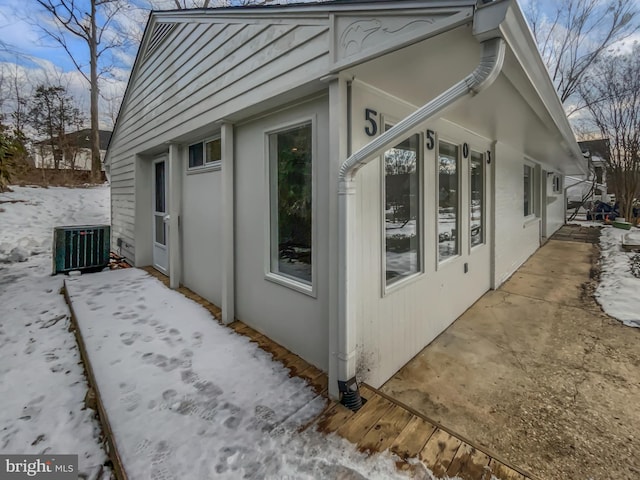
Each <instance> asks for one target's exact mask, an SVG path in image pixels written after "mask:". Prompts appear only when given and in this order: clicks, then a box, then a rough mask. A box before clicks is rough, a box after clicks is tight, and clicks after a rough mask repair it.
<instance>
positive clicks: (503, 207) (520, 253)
mask: <svg viewBox="0 0 640 480" xmlns="http://www.w3.org/2000/svg"><path fill="white" fill-rule="evenodd" d="M494 156H495V159H494V163H495V165H494V172H495V185H496V189H495V206H496V210H495V280H494V281H495V286H499V285H500V284H502V283H503V282H504V281H505V280H507V279H508V278H509V277H510V276H511V275H512V274H513V273H514V272H515V271H516V270H517V268H518V267H519V266H520V265H522V263H523V262H524V261H525V260H526V259H527V258H529V257H530V256H531V254H532V253H533V252H535V250H536V249H537V248H538V247H539V246H540V222H541V220H540V217H539V216H537V215H535V216H533V217H530V218H527V219H525V217H524V207H523V171H524V164H525V158H524V154H523V153H521V152H519V151H517V150H516V149H514V148H512V147H510V146H508V145H506V144H504V143H502V142H497V143H496V145H495V154H494ZM529 164H530V165H532V163H531V162H529Z"/></svg>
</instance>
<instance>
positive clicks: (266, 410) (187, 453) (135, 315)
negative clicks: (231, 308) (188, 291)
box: [66, 269, 429, 480]
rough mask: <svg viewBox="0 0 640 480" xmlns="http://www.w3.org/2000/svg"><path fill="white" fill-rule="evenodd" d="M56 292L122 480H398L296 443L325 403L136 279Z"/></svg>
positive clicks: (332, 444) (348, 452) (325, 443)
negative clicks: (66, 302) (71, 319)
mask: <svg viewBox="0 0 640 480" xmlns="http://www.w3.org/2000/svg"><path fill="white" fill-rule="evenodd" d="M66 285H67V289H68V292H69V295H70V296H71V300H72V304H73V308H74V312H75V313H76V316H77V318H78V323H79V326H80V330H81V331H82V336H83V339H84V341H85V344H86V346H87V350H88V352H89V357H90V361H91V365H92V368H93V370H94V372H95V375H96V378H97V381H98V388H99V389H100V392H101V397H102V399H103V401H104V404H105V408H106V410H107V411H108V412H109V418H110V423H111V428H112V429H113V431H114V435H115V439H116V443H117V445H118V450H119V451H120V453H121V457H122V460H123V463H124V465H125V468H126V470H127V472H128V474H129V476H130V478H134V479H136V480H137V479H141V480H142V479H145V480H146V479H160V480H164V479H173V478H175V479H178V478H194V479H205V478H229V479H236V478H251V479H265V478H267V479H282V478H291V479H293V478H295V479H324V478H327V479H329V478H353V479H360V478H371V479H374V478H380V479H391V478H399V477H402V478H406V477H404V475H403V474H402V473H400V472H398V471H396V468H395V463H394V459H393V457H392V456H391V455H390V454H388V453H385V454H380V455H374V456H371V457H367V456H366V455H364V454H362V453H360V452H358V451H357V450H356V449H355V447H354V446H353V445H352V444H350V443H349V442H347V441H346V440H343V439H341V438H339V437H337V436H335V435H329V436H327V435H324V434H321V433H319V432H317V431H315V430H314V429H313V428H309V429H307V430H305V431H304V432H302V433H299V432H298V429H299V428H300V427H301V426H304V425H305V424H306V423H307V422H309V421H311V420H312V419H313V418H314V417H316V416H317V415H318V414H319V413H320V412H321V411H322V409H323V408H324V406H325V405H326V399H324V398H323V397H321V396H318V395H317V394H316V393H315V392H314V391H313V389H311V388H310V387H309V386H308V385H307V384H306V382H305V381H303V380H302V379H300V378H297V377H293V378H292V377H290V376H289V375H288V371H287V370H286V369H285V368H284V367H283V366H282V365H281V364H280V363H278V362H274V361H273V360H272V359H271V357H270V355H269V354H267V353H266V352H264V351H262V350H261V349H260V348H258V347H257V345H256V344H254V343H251V342H250V341H249V340H248V338H246V337H244V336H242V335H238V334H236V333H235V332H234V331H233V330H231V329H229V328H227V327H223V326H221V325H219V324H218V323H217V322H216V321H214V320H213V319H212V317H211V315H210V314H209V312H208V311H206V310H205V309H204V308H202V307H201V306H200V305H198V304H196V303H194V302H192V301H191V300H188V299H187V298H185V297H184V296H182V295H181V294H179V293H177V292H175V291H173V290H169V289H167V288H166V287H165V286H164V285H163V284H162V283H161V282H159V281H158V280H156V279H155V278H153V277H151V276H150V275H148V274H147V273H146V272H144V271H142V270H137V269H126V270H116V271H111V272H103V273H96V274H91V275H83V276H81V277H76V278H69V279H68V280H67V281H66ZM187 472H188V474H187ZM427 478H429V477H427Z"/></svg>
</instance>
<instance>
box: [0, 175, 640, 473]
mask: <svg viewBox="0 0 640 480" xmlns="http://www.w3.org/2000/svg"><path fill="white" fill-rule="evenodd" d="M108 222H109V189H108V187H107V186H101V187H96V188H88V189H83V188H78V189H67V188H49V189H42V188H20V187H14V192H12V193H4V194H0V359H1V360H2V361H1V362H0V398H2V399H3V402H2V406H3V408H2V409H0V451H1V452H3V453H24V454H27V453H77V454H79V467H80V474H81V477H83V478H93V479H108V478H110V476H111V472H110V470H109V468H108V467H104V468H103V464H104V463H105V461H106V459H107V457H106V454H105V451H104V448H103V445H102V440H101V438H100V426H99V424H98V422H97V421H96V420H95V418H94V412H93V411H91V410H88V409H85V408H84V396H85V394H86V390H87V385H86V381H85V379H84V374H83V367H82V364H81V362H80V356H79V352H78V349H77V346H76V342H75V338H74V336H73V334H72V333H70V332H69V331H68V327H69V309H68V307H67V305H66V304H65V302H64V299H63V297H62V296H61V295H60V289H61V288H62V286H63V278H64V277H63V276H56V277H52V276H51V275H50V272H51V242H52V227H53V226H55V225H69V224H103V223H108ZM624 233H626V232H624V231H622V230H618V229H614V228H612V227H606V228H605V229H604V230H603V232H602V237H601V247H602V254H601V266H602V273H601V284H600V286H599V288H598V290H597V293H596V296H597V299H598V301H599V302H600V304H601V305H603V308H604V309H605V311H607V313H609V314H610V315H613V316H615V317H616V318H618V319H620V320H621V321H623V322H624V323H625V324H627V325H630V326H635V327H638V326H640V314H639V312H640V298H639V297H638V295H637V292H638V291H640V278H637V275H640V272H638V271H637V270H638V269H640V259H638V258H637V256H636V254H633V253H627V252H623V251H622V249H621V247H620V241H621V237H622V235H623V234H624ZM636 260H637V262H636ZM636 263H637V264H638V265H637V266H636V267H634V265H636ZM634 268H635V269H636V270H634ZM634 273H635V275H634ZM68 288H69V292H70V295H71V296H72V298H73V299H74V305H77V307H76V308H77V311H76V313H77V315H78V318H79V323H80V326H81V329H82V331H83V334H84V338H85V342H86V343H87V347H88V350H89V353H90V355H92V358H93V359H94V361H95V365H94V369H95V370H96V375H97V377H99V380H98V381H99V382H102V385H100V387H101V393H102V395H103V401H104V403H105V405H106V407H107V409H108V411H109V412H110V415H112V416H113V417H112V419H111V420H112V424H113V425H112V426H113V428H114V430H115V435H116V441H117V442H118V444H119V447H120V450H121V452H120V453H121V455H122V457H123V461H124V463H125V467H126V468H127V469H128V470H129V471H130V478H132V479H135V480H137V479H146V478H156V479H169V478H208V477H214V476H215V477H216V478H242V477H244V478H309V479H311V478H338V477H340V478H353V479H358V478H384V479H386V478H393V477H401V476H402V475H403V474H402V473H401V472H397V471H396V470H395V464H394V458H393V457H392V456H391V455H390V454H388V453H384V454H380V455H374V456H370V457H367V456H366V455H364V454H362V453H360V452H358V451H357V450H356V449H355V447H354V446H353V445H351V444H350V443H348V442H346V441H344V440H342V439H340V438H338V437H337V436H334V435H330V436H326V435H323V434H320V433H318V432H316V431H315V430H314V429H312V428H309V429H306V430H305V431H304V432H302V433H298V431H297V429H298V427H300V426H302V425H304V424H305V423H306V422H307V421H308V420H310V419H311V418H313V417H314V416H315V415H317V414H318V413H319V412H320V411H321V409H322V408H323V406H324V400H323V399H322V398H320V397H318V396H316V394H315V393H314V392H313V391H312V390H311V389H310V388H309V387H308V386H307V385H306V384H305V383H304V382H303V381H302V380H300V379H297V378H290V377H289V376H288V373H287V371H286V370H285V369H284V368H283V367H282V366H281V365H280V364H279V363H277V362H274V361H272V360H271V359H270V357H269V355H268V354H266V353H265V352H263V351H262V350H260V349H259V348H257V347H256V346H255V345H254V344H252V343H250V342H249V341H248V340H247V339H246V338H244V337H242V336H240V335H237V334H235V333H234V332H232V331H231V330H229V329H227V328H225V327H222V326H220V325H218V324H217V323H216V322H214V321H212V319H211V318H210V316H209V314H208V313H207V312H206V311H205V310H204V309H202V308H201V307H199V306H198V305H196V304H194V303H192V302H190V301H189V300H187V299H185V298H184V297H182V296H181V295H179V294H178V293H176V292H173V291H169V290H167V289H165V288H164V287H163V286H162V285H161V283H160V282H158V281H157V280H155V279H153V278H151V277H149V276H148V275H147V274H146V273H144V272H142V271H139V270H134V269H130V270H121V271H114V272H103V273H98V274H92V275H84V276H81V277H79V278H75V279H70V280H69V281H68ZM185 472H188V473H185Z"/></svg>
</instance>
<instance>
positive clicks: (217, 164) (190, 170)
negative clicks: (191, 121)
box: [184, 133, 222, 175]
mask: <svg viewBox="0 0 640 480" xmlns="http://www.w3.org/2000/svg"><path fill="white" fill-rule="evenodd" d="M214 140H220V141H221V142H222V137H221V135H220V134H219V133H218V134H217V135H213V136H211V137H207V138H205V139H204V140H202V141H200V142H193V143H189V144H187V145H186V147H185V149H184V151H185V154H186V156H187V158H186V161H185V165H186V166H187V175H193V174H196V173H205V172H213V171H216V170H221V169H222V158H221V159H220V160H215V161H213V162H207V143H209V142H213V141H214ZM199 143H201V144H202V165H198V166H197V167H190V166H189V147H191V146H193V145H197V144H199ZM220 154H221V155H222V151H221V152H220Z"/></svg>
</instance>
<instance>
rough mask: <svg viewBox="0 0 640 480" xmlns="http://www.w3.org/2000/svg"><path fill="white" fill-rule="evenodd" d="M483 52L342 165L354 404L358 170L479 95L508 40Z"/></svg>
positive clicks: (345, 329)
mask: <svg viewBox="0 0 640 480" xmlns="http://www.w3.org/2000/svg"><path fill="white" fill-rule="evenodd" d="M481 45H482V56H481V60H480V62H479V64H478V66H477V67H476V68H475V70H474V71H473V72H472V73H471V74H469V75H468V76H467V77H465V78H464V79H463V80H461V81H459V82H457V83H456V84H454V85H453V86H452V87H451V88H449V89H448V90H446V91H445V92H443V93H441V94H440V95H438V96H437V97H436V98H434V99H433V100H431V101H430V102H428V103H427V104H426V105H424V106H423V107H421V108H419V109H418V110H416V111H415V112H413V113H412V114H411V115H409V116H408V117H406V118H405V119H403V120H402V121H400V122H398V123H397V124H396V125H395V126H394V127H392V128H391V129H389V130H387V131H386V132H384V133H383V134H382V135H380V136H379V137H377V138H375V139H373V140H372V141H371V142H369V143H368V144H367V145H365V146H364V147H362V148H361V149H360V150H358V151H357V152H355V153H354V154H353V155H351V156H350V157H349V158H348V159H347V160H346V161H345V162H344V163H343V164H342V165H341V167H340V172H339V186H338V196H339V198H338V236H339V238H338V252H339V253H338V262H339V277H338V290H339V293H338V332H337V334H338V351H337V352H336V357H337V358H336V359H337V376H338V385H339V391H340V393H341V394H342V397H343V403H345V404H347V403H348V404H349V407H350V408H352V409H354V410H355V409H357V408H359V405H361V402H359V398H355V399H354V397H359V394H357V390H358V385H357V381H356V378H355V376H356V349H357V340H356V333H357V332H356V325H355V322H356V318H355V304H354V302H353V300H352V298H353V297H354V296H355V294H356V292H357V286H356V284H355V275H354V272H355V271H356V269H357V263H356V262H355V253H356V237H355V236H356V233H357V232H356V231H355V226H354V223H355V222H354V221H355V217H356V200H355V198H356V183H355V175H356V173H357V171H358V170H359V169H360V168H362V167H363V166H364V165H366V164H367V163H369V162H371V161H372V160H373V159H374V158H376V157H377V156H378V155H380V154H382V153H383V152H384V151H385V150H388V149H389V148H391V147H392V146H393V145H395V144H396V143H398V141H400V140H402V138H404V137H405V136H406V135H407V134H408V132H410V131H411V130H413V129H415V128H417V127H418V126H419V125H420V124H422V123H424V122H426V121H427V120H429V119H431V118H433V117H434V116H435V115H436V114H438V113H440V112H442V111H443V110H444V109H446V108H447V107H449V106H451V105H452V104H454V103H455V102H456V101H458V100H459V99H461V98H463V97H465V96H467V95H477V94H478V93H480V92H481V91H482V90H484V89H485V88H487V87H488V86H489V85H491V83H493V81H494V80H495V79H496V78H497V77H498V75H499V74H500V71H501V69H502V64H503V61H504V54H505V43H504V40H502V38H499V37H496V38H491V39H488V40H485V41H483V42H482V44H481Z"/></svg>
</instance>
